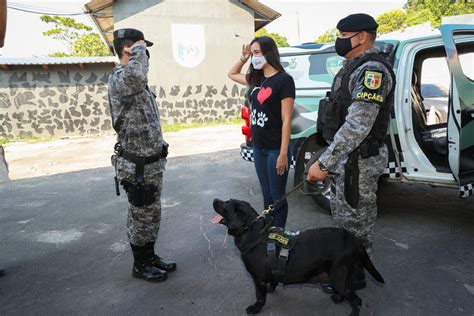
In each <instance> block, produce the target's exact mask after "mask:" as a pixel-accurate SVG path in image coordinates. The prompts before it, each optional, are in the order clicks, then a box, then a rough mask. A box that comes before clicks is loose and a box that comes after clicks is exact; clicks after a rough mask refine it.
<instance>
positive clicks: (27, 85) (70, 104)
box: [0, 67, 245, 138]
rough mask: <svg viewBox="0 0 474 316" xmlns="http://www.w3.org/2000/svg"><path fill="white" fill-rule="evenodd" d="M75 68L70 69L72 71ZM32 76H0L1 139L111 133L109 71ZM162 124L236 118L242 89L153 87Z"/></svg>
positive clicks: (15, 73)
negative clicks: (108, 90) (108, 92)
mask: <svg viewBox="0 0 474 316" xmlns="http://www.w3.org/2000/svg"><path fill="white" fill-rule="evenodd" d="M72 68H75V67H72ZM77 68H78V70H77V71H76V70H71V69H65V70H54V71H47V70H43V69H42V70H41V71H38V70H32V71H4V72H2V73H0V75H1V76H0V79H1V80H0V82H1V85H0V137H2V138H15V137H33V136H35V137H36V136H54V137H63V136H85V135H99V134H111V133H113V132H114V131H113V129H112V125H111V120H110V111H109V102H108V96H107V78H108V72H109V71H110V70H111V69H112V68H111V67H109V68H107V70H109V71H105V70H103V71H86V69H80V68H79V67H77ZM151 89H152V90H153V91H155V93H156V95H157V104H158V107H159V109H160V114H161V119H162V121H163V122H165V123H190V122H208V121H216V120H225V119H229V118H233V117H236V116H237V115H238V114H239V112H240V107H241V104H242V103H243V97H244V94H245V88H242V87H241V86H237V85H235V84H234V85H223V86H221V87H216V86H214V85H206V84H199V85H193V86H179V85H176V86H172V87H169V88H168V87H164V86H160V87H156V86H151Z"/></svg>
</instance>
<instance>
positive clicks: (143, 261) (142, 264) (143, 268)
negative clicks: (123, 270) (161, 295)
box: [130, 244, 168, 282]
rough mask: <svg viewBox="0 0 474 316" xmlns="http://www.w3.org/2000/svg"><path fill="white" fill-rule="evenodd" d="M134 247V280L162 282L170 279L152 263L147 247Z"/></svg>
mask: <svg viewBox="0 0 474 316" xmlns="http://www.w3.org/2000/svg"><path fill="white" fill-rule="evenodd" d="M130 246H132V252H133V259H134V261H133V270H132V276H133V277H134V278H139V279H143V280H146V281H151V282H161V281H165V280H166V279H167V278H168V274H167V273H166V271H162V270H160V269H158V268H155V267H154V266H153V265H152V264H151V263H150V257H149V256H148V254H147V251H146V247H145V246H135V245H133V244H130Z"/></svg>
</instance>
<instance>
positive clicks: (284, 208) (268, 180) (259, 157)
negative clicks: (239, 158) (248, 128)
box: [253, 145, 291, 228]
mask: <svg viewBox="0 0 474 316" xmlns="http://www.w3.org/2000/svg"><path fill="white" fill-rule="evenodd" d="M279 154H280V149H263V148H258V147H257V146H255V145H254V146H253V160H254V164H255V170H256V171H257V177H258V181H259V182H260V188H261V189H262V194H263V207H264V208H265V209H266V208H267V207H268V206H269V205H270V204H273V203H274V202H275V201H277V200H278V199H279V198H281V197H282V196H284V195H285V191H286V190H285V189H286V180H287V179H288V171H286V172H285V173H284V174H283V175H281V176H280V175H278V174H277V170H276V162H277V159H278V155H279ZM290 163H291V149H288V167H289V165H290ZM287 217H288V203H287V201H286V199H284V200H283V201H281V202H280V203H279V205H277V207H276V208H275V218H274V221H273V225H274V226H278V227H281V228H285V225H286V218H287Z"/></svg>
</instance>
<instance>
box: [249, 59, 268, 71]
mask: <svg viewBox="0 0 474 316" xmlns="http://www.w3.org/2000/svg"><path fill="white" fill-rule="evenodd" d="M266 63H267V60H266V59H265V56H252V65H253V68H254V69H262V68H263V65H265V64H266Z"/></svg>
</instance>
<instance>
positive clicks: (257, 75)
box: [245, 36, 285, 91]
mask: <svg viewBox="0 0 474 316" xmlns="http://www.w3.org/2000/svg"><path fill="white" fill-rule="evenodd" d="M255 42H256V43H259V44H260V51H261V52H262V55H263V56H265V59H266V60H267V63H268V64H269V65H270V66H272V67H273V68H275V69H276V70H278V71H283V72H285V69H284V68H283V66H282V65H281V61H280V53H279V52H278V47H277V45H276V43H275V41H274V40H273V39H272V38H271V37H268V36H260V37H255V38H254V39H253V40H252V42H251V43H250V46H252V44H253V43H255ZM245 79H246V80H247V82H248V84H249V91H252V89H253V88H255V87H256V86H258V85H260V83H261V82H262V79H263V70H262V69H255V68H253V65H252V64H250V67H249V70H248V71H247V74H246V75H245Z"/></svg>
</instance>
